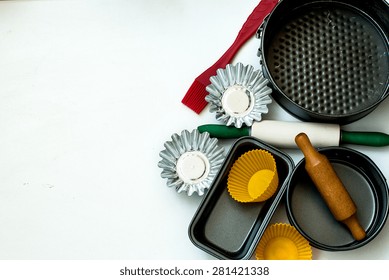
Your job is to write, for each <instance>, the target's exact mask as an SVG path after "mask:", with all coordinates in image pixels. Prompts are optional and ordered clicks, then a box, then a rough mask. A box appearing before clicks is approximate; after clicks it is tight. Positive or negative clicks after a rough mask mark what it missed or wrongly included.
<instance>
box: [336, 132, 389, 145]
mask: <svg viewBox="0 0 389 280" xmlns="http://www.w3.org/2000/svg"><path fill="white" fill-rule="evenodd" d="M340 143H343V144H356V145H365V146H373V147H384V146H388V145H389V135H388V134H385V133H382V132H361V131H353V132H351V131H344V130H341V134H340Z"/></svg>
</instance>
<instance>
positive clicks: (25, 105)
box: [0, 0, 389, 259]
mask: <svg viewBox="0 0 389 280" xmlns="http://www.w3.org/2000/svg"><path fill="white" fill-rule="evenodd" d="M257 3H258V1H254V0H246V1H238V0H213V1H206V0H196V1H193V0H161V1H152V0H142V1H137V0H128V1H125V0H106V1H102V0H95V1H92V0H89V1H87V0H68V1H61V0H58V1H56V0H54V1H44V0H42V1H39V0H37V1H34V0H32V1H1V2H0V62H1V63H0V131H1V136H0V259H214V258H213V257H212V256H210V255H208V254H207V253H205V252H203V251H201V250H200V249H198V248H197V247H195V246H194V245H193V244H192V243H191V241H190V240H189V238H188V225H189V223H190V221H191V219H192V217H193V214H194V213H195V211H196V209H197V207H198V205H199V203H200V201H201V198H200V197H198V196H197V195H196V194H195V195H193V196H192V197H187V196H186V194H183V193H181V194H177V193H176V192H175V190H174V189H170V188H167V187H166V181H165V180H164V179H162V178H161V177H160V172H161V169H160V168H159V167H158V166H157V163H158V161H159V160H160V157H159V152H160V151H161V150H163V149H164V147H163V143H164V142H165V141H168V140H170V136H171V135H172V134H173V133H180V132H181V131H182V130H183V129H188V130H192V129H194V128H196V127H197V126H198V125H201V124H205V123H216V120H215V117H214V115H213V114H211V113H210V112H209V111H208V109H206V110H204V111H203V112H202V113H201V114H200V115H197V114H195V113H194V112H192V111H191V110H190V109H188V108H187V107H186V106H184V105H183V104H182V103H181V99H182V97H183V96H184V94H185V93H186V91H187V90H188V88H189V86H190V85H191V84H192V82H193V80H194V78H195V77H197V76H198V75H199V74H200V73H201V72H202V71H203V70H205V69H206V68H207V67H208V66H210V65H211V64H213V63H214V62H215V61H216V60H217V59H218V58H219V56H220V55H221V54H222V53H223V52H224V51H225V50H226V49H227V48H228V47H229V45H230V44H231V43H232V41H233V40H234V39H235V36H236V34H237V33H238V31H239V29H240V27H241V26H242V24H243V22H244V21H245V19H246V18H247V16H248V15H249V14H250V12H251V11H252V9H253V8H254V7H255V6H256V5H257ZM258 43H259V42H258V40H257V39H255V38H253V39H251V40H250V41H249V42H248V43H247V44H246V45H245V46H244V47H243V48H242V49H241V50H240V52H239V53H238V55H237V56H236V57H235V59H234V61H233V62H242V63H244V64H251V65H253V66H254V67H259V63H258V59H257V57H256V49H257V47H258ZM265 118H266V119H278V120H294V118H293V117H291V116H290V115H288V114H287V113H286V112H284V111H283V110H282V109H281V108H280V107H279V106H278V105H277V104H276V103H274V102H273V103H272V104H271V105H270V113H269V114H268V115H266V116H265ZM388 119H389V100H386V101H385V102H383V103H382V104H381V105H380V106H379V107H378V108H377V109H376V110H375V111H374V112H373V113H371V114H370V115H368V116H366V117H365V118H363V119H361V120H359V121H356V122H354V123H352V124H350V125H347V126H346V128H347V129H350V130H366V131H382V132H386V133H389V122H388ZM220 144H221V145H224V146H225V147H226V149H227V150H228V148H229V145H230V144H231V142H230V141H220ZM350 147H351V146H350ZM352 147H353V148H355V149H358V150H359V151H361V152H363V153H365V154H366V155H367V156H369V157H370V158H371V159H372V160H373V161H374V162H375V163H376V164H377V165H378V166H379V167H380V169H381V171H382V172H383V174H384V175H385V176H386V177H388V176H389V164H387V161H388V159H389V157H388V153H389V147H385V148H372V147H361V146H352ZM284 151H285V152H287V153H288V154H289V155H290V156H292V158H293V159H294V160H295V161H296V162H297V161H299V160H300V159H301V157H302V155H301V153H300V152H299V151H297V150H284ZM279 221H284V222H287V218H286V215H285V209H284V208H283V205H280V207H279V208H278V209H277V212H276V214H275V216H274V218H273V220H272V222H279ZM313 257H314V259H389V226H388V224H386V226H385V227H384V228H383V230H382V231H381V233H380V234H379V235H378V236H377V237H376V238H375V239H374V240H373V241H372V242H371V243H369V244H368V245H366V246H364V247H362V248H360V249H356V250H353V251H347V252H326V251H320V250H317V249H314V250H313Z"/></svg>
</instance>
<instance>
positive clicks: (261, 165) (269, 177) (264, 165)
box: [227, 149, 278, 202]
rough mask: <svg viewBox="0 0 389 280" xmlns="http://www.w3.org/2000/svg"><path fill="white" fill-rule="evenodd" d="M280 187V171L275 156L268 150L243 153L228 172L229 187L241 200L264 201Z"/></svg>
mask: <svg viewBox="0 0 389 280" xmlns="http://www.w3.org/2000/svg"><path fill="white" fill-rule="evenodd" d="M277 188H278V173H277V167H276V162H275V159H274V157H273V156H272V155H271V153H269V152H268V151H265V150H261V149H256V150H251V151H248V152H246V153H244V154H243V155H241V156H240V157H239V158H238V159H237V160H236V161H235V162H234V164H233V165H232V168H231V170H230V172H229V174H228V179H227V189H228V192H229V194H230V195H231V196H232V198H234V199H235V200H236V201H239V202H262V201H265V200H267V199H269V198H270V197H271V196H272V195H273V194H274V193H275V192H276V190H277Z"/></svg>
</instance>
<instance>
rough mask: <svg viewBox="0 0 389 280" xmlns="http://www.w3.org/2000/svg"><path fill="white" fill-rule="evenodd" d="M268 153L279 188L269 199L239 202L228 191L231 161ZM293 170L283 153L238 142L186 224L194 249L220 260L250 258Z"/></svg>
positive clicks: (259, 144) (252, 141) (258, 144)
mask: <svg viewBox="0 0 389 280" xmlns="http://www.w3.org/2000/svg"><path fill="white" fill-rule="evenodd" d="M254 149H264V150H267V151H268V152H270V153H271V154H272V155H273V157H274V159H275V161H276V165H277V171H278V177H279V187H278V189H277V191H276V193H275V194H274V195H273V196H272V197H271V198H270V199H268V200H266V201H264V202H257V203H239V202H237V201H235V200H234V199H233V198H232V197H231V196H230V194H229V193H228V191H227V178H228V173H229V170H230V169H231V167H232V165H233V164H234V162H235V161H236V160H237V159H238V158H239V156H241V155H242V154H244V153H245V152H248V151H250V150H254ZM293 169H294V162H293V160H292V159H291V158H290V157H289V156H288V155H287V154H285V153H283V152H281V151H279V150H278V149H276V148H274V147H272V146H269V145H267V144H265V143H263V142H261V141H260V140H258V139H255V138H253V137H243V138H240V139H238V140H237V141H236V142H235V143H234V144H233V145H232V147H231V149H230V151H229V152H228V154H227V156H226V160H225V162H224V164H223V166H222V167H221V169H220V171H219V173H218V175H217V176H216V178H215V180H214V182H213V183H212V185H211V187H210V189H209V190H208V192H207V194H206V195H205V197H204V199H203V200H202V202H201V204H200V206H199V208H198V209H197V212H196V213H195V215H194V217H193V219H192V221H191V223H190V225H189V238H190V240H191V241H192V242H193V244H194V245H195V246H197V247H198V248H200V249H202V250H204V251H205V252H207V253H209V254H211V255H213V256H215V257H216V258H219V259H232V260H239V259H250V258H251V256H252V254H253V253H254V251H255V248H256V246H257V243H258V242H259V240H260V238H261V237H262V235H263V233H264V231H265V229H266V227H267V225H268V223H269V221H270V220H271V218H272V216H273V214H274V211H275V210H276V208H277V206H278V204H279V202H280V200H281V198H282V197H283V194H284V192H285V190H286V187H287V182H288V181H289V177H290V176H291V173H292V171H293Z"/></svg>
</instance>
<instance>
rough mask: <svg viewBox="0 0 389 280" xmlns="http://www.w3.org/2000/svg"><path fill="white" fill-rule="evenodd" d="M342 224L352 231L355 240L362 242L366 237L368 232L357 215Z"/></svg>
mask: <svg viewBox="0 0 389 280" xmlns="http://www.w3.org/2000/svg"><path fill="white" fill-rule="evenodd" d="M342 222H343V223H344V224H345V225H346V226H347V227H348V229H349V230H350V231H351V234H352V236H353V237H354V239H355V240H362V239H364V238H365V237H366V232H365V230H364V229H363V228H362V227H361V225H360V224H359V222H358V219H357V216H356V215H355V214H354V215H352V216H351V217H350V218H348V219H345V220H343V221H342Z"/></svg>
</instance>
